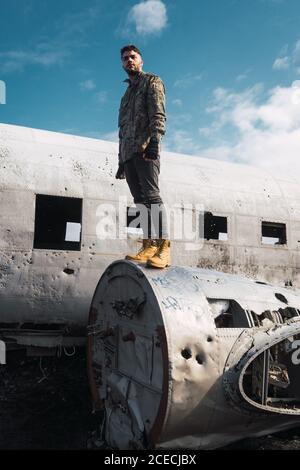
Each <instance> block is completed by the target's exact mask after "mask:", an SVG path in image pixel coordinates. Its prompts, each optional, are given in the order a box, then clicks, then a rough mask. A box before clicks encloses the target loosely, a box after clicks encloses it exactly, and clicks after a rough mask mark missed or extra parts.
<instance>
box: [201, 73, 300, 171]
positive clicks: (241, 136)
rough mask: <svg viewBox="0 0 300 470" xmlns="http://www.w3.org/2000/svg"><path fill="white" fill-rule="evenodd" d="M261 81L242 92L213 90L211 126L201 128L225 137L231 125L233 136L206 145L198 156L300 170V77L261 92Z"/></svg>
mask: <svg viewBox="0 0 300 470" xmlns="http://www.w3.org/2000/svg"><path fill="white" fill-rule="evenodd" d="M262 92H263V89H262V87H261V85H256V86H255V87H252V88H249V89H247V90H245V91H244V92H242V93H234V92H232V91H228V90H226V89H224V88H218V89H216V90H215V91H214V98H213V101H214V103H213V106H211V107H209V108H208V110H207V111H208V113H210V114H211V115H215V116H216V117H215V120H214V121H213V122H212V124H211V126H210V128H200V129H199V131H200V133H201V134H202V135H205V133H206V135H213V141H218V138H219V140H221V139H222V138H223V139H224V134H223V130H224V127H225V126H226V133H225V134H226V135H227V133H228V127H230V128H231V130H232V132H233V133H234V134H235V137H234V138H232V139H231V141H228V139H227V142H225V143H224V141H223V142H222V143H221V144H220V145H218V144H217V145H211V146H208V147H207V148H206V149H205V150H203V151H201V156H204V157H208V158H218V159H222V160H228V161H238V162H244V163H248V164H252V165H254V166H261V167H268V168H277V169H278V170H280V171H283V172H285V173H287V172H291V173H293V174H295V173H299V174H300V160H299V155H300V81H297V82H294V83H293V84H292V85H291V86H290V87H280V86H277V87H275V88H273V89H271V90H270V91H269V93H268V94H267V97H265V98H263V96H262Z"/></svg>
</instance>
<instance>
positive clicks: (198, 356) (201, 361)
mask: <svg viewBox="0 0 300 470" xmlns="http://www.w3.org/2000/svg"><path fill="white" fill-rule="evenodd" d="M196 361H197V362H198V364H200V365H202V364H203V362H204V360H203V357H202V356H201V354H197V356H196Z"/></svg>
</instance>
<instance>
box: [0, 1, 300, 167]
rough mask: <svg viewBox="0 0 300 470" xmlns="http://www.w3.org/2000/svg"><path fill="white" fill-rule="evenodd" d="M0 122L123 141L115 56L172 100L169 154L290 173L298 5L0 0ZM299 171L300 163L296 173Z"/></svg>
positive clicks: (297, 81) (298, 121)
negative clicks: (154, 78)
mask: <svg viewBox="0 0 300 470" xmlns="http://www.w3.org/2000/svg"><path fill="white" fill-rule="evenodd" d="M0 8H1V14H0V39H1V40H0V80H2V81H4V82H5V84H6V104H5V105H0V121H1V122H5V123H11V124H17V125H22V126H28V127H35V128H41V129H47V130H53V131H59V132H66V133H71V134H78V135H83V136H88V137H96V138H104V139H110V140H113V139H116V130H117V113H118V107H119V101H120V98H121V96H122V94H123V92H124V90H125V86H126V85H125V84H124V83H123V80H124V79H125V78H126V76H125V73H124V71H123V70H122V68H121V63H120V57H119V50H120V48H121V47H122V46H123V45H124V44H127V43H135V44H136V45H137V46H138V47H139V48H140V49H141V50H142V52H143V59H144V70H145V71H151V72H153V73H156V74H158V75H160V77H161V78H162V79H163V80H164V82H165V85H166V90H167V114H168V121H167V124H168V126H167V135H166V137H165V139H164V148H165V149H166V150H172V151H178V152H182V153H187V154H197V155H202V156H205V157H208V158H219V159H223V160H228V161H237V162H245V163H251V164H254V165H261V166H267V165H270V164H272V165H275V166H279V167H280V165H282V160H283V159H284V160H285V167H286V166H288V167H290V168H293V167H294V165H296V164H297V160H298V159H299V158H298V155H299V152H300V96H299V95H300V2H299V0H172V1H171V0H144V1H137V0H133V1H128V0H51V1H49V0H10V1H8V0H7V1H5V0H1V2H0ZM298 165H299V164H298Z"/></svg>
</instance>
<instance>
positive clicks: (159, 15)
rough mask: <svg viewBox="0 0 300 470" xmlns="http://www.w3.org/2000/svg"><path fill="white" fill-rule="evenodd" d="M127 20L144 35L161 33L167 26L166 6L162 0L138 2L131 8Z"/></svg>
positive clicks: (138, 32)
mask: <svg viewBox="0 0 300 470" xmlns="http://www.w3.org/2000/svg"><path fill="white" fill-rule="evenodd" d="M127 22H128V24H133V25H134V27H135V30H136V32H137V34H140V35H142V36H146V35H151V34H157V33H160V32H161V31H162V30H163V29H164V28H165V27H166V26H167V9H166V6H165V4H164V3H163V2H162V1H161V0H146V1H144V2H140V3H137V4H136V5H134V6H133V7H132V8H131V9H130V11H129V13H128V16H127Z"/></svg>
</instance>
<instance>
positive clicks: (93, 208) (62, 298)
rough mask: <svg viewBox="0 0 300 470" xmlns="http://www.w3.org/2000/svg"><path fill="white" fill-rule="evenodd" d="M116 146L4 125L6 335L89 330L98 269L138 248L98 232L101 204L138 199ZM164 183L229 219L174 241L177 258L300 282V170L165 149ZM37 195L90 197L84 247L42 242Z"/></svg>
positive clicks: (85, 205) (173, 197)
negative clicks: (205, 234) (273, 233)
mask: <svg viewBox="0 0 300 470" xmlns="http://www.w3.org/2000/svg"><path fill="white" fill-rule="evenodd" d="M117 152H118V146H117V144H115V143H110V142H106V141H100V140H96V139H88V138H84V137H78V136H73V135H66V134H61V133H55V132H48V131H43V130H37V129H30V128H24V127H18V126H12V125H7V124H0V205H1V216H0V233H1V236H0V305H1V319H0V324H1V325H0V327H1V328H2V329H3V328H4V329H5V331H6V335H12V336H13V335H14V334H15V333H16V331H17V330H18V331H19V333H18V338H17V340H18V341H20V342H23V343H24V341H25V339H24V338H25V336H26V344H36V345H39V346H40V345H41V343H43V338H42V336H45V331H46V330H47V336H48V339H47V345H48V346H50V345H53V346H55V345H57V344H61V342H62V341H63V337H64V335H65V331H66V330H68V331H69V333H68V334H71V335H72V336H73V337H77V336H81V335H82V331H83V329H84V328H85V325H86V323H87V317H88V309H89V305H90V300H91V297H92V295H93V292H94V290H95V287H96V284H97V281H98V279H99V276H100V275H101V273H102V272H103V271H104V269H105V268H106V266H107V265H108V264H109V263H110V262H111V261H114V260H117V259H120V258H123V257H124V255H125V254H126V253H127V252H132V251H135V250H136V249H137V248H139V245H138V243H137V237H136V238H133V237H131V238H128V239H120V238H116V239H106V240H100V239H99V238H98V237H97V233H96V228H97V223H98V221H99V217H98V216H97V208H98V207H99V205H100V204H103V203H110V204H113V205H115V207H118V204H119V197H120V196H126V197H127V199H128V202H129V203H131V201H132V198H131V196H130V193H129V190H128V188H127V184H126V183H125V182H123V181H117V180H115V179H114V174H115V171H116V167H117ZM161 188H162V196H163V199H164V201H165V203H166V204H167V205H169V206H170V207H171V206H172V205H174V204H175V203H176V204H179V205H180V204H188V203H189V204H192V205H193V206H195V205H197V204H203V205H204V209H205V210H207V211H211V212H212V213H214V214H216V215H218V216H225V217H227V221H228V240H227V241H222V240H213V239H210V240H206V241H205V242H204V245H203V247H201V249H200V248H199V249H196V250H189V249H186V242H185V241H184V240H172V262H173V264H174V265H182V266H200V267H203V268H209V269H218V270H221V271H224V272H231V273H237V274H238V273H244V274H246V275H247V276H249V277H252V278H255V279H258V280H260V281H266V282H270V283H274V284H276V285H281V286H284V285H291V286H293V288H295V289H298V288H299V287H300V279H299V268H300V191H299V186H298V182H297V178H296V176H295V178H294V179H291V178H290V179H287V178H285V177H284V176H282V175H280V176H279V177H273V176H271V175H270V174H268V173H267V172H266V171H265V170H261V169H256V168H251V167H247V166H243V165H237V164H231V163H226V162H221V161H213V160H206V159H202V158H197V157H191V156H188V155H178V154H174V153H168V152H165V153H163V155H162V171H161ZM36 195H52V196H60V197H72V198H80V199H82V227H81V243H80V250H79V251H72V250H55V249H37V248H34V244H33V242H34V230H35V223H36V221H35V209H36ZM122 211H123V212H124V214H123V216H124V220H125V212H126V207H123V208H122ZM262 220H267V221H271V222H277V223H285V224H286V232H287V244H281V245H272V246H268V245H264V244H262V243H261V221H262ZM196 225H197V222H196ZM199 246H200V245H199ZM51 324H52V325H55V328H54V330H53V328H51ZM45 325H48V326H45ZM20 326H21V328H23V330H22V331H23V332H24V333H22V334H21V336H22V338H21V336H20ZM25 330H26V334H25ZM33 330H34V331H35V333H34V334H33ZM58 332H59V334H58ZM70 332H71V333H70Z"/></svg>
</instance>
